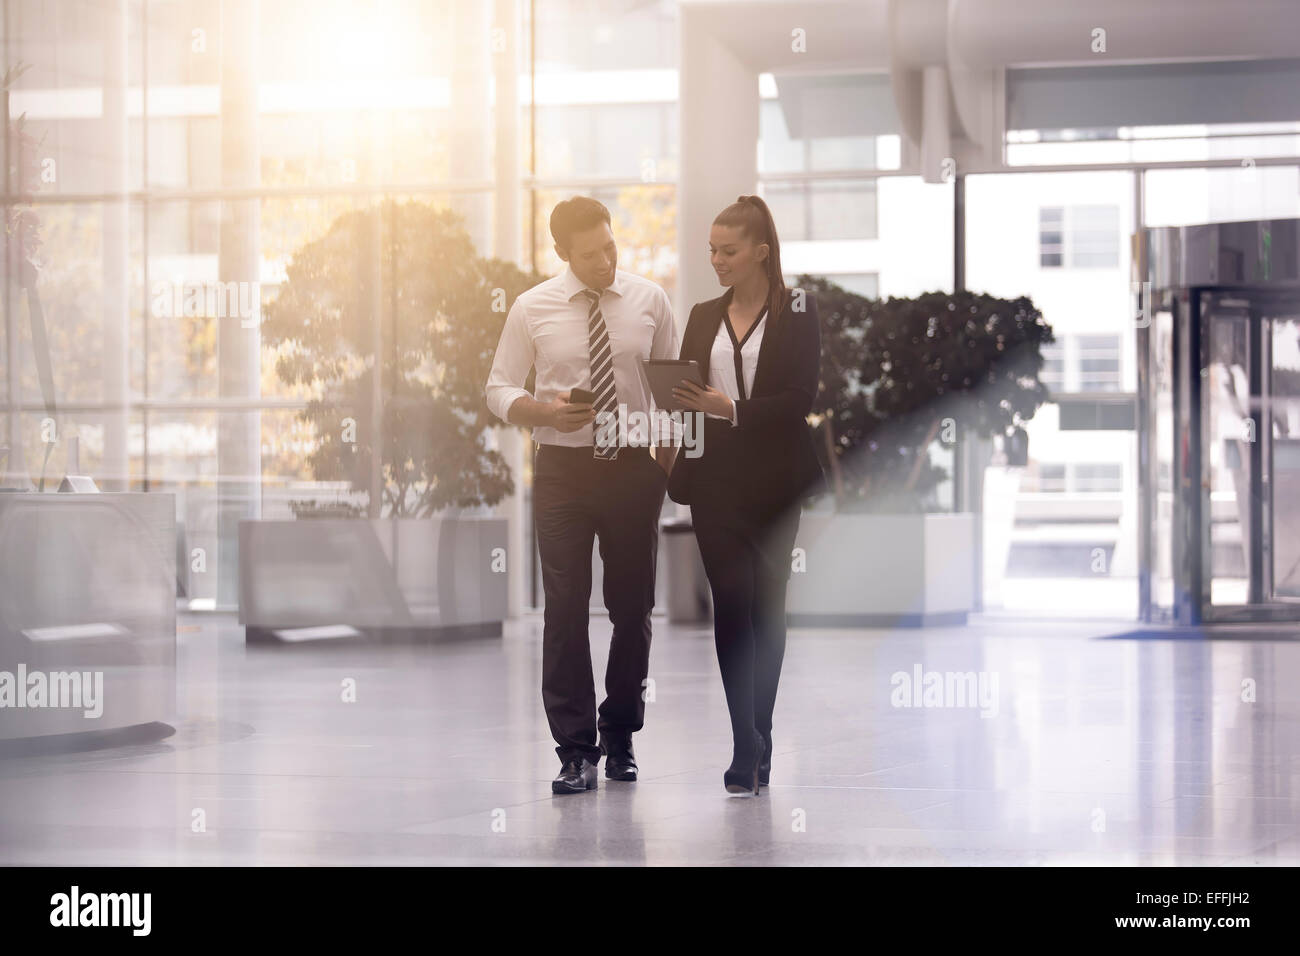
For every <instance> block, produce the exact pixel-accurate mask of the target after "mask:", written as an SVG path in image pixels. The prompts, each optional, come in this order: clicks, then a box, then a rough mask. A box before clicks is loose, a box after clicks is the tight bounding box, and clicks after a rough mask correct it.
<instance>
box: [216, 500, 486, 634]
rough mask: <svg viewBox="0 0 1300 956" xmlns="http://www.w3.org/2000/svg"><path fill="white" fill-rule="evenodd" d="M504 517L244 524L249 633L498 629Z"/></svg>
mask: <svg viewBox="0 0 1300 956" xmlns="http://www.w3.org/2000/svg"><path fill="white" fill-rule="evenodd" d="M506 534H507V520H506V519H505V518H411V519H405V518H404V519H380V520H377V521H370V520H366V519H350V518H309V519H303V520H296V521H241V522H240V523H239V555H240V561H239V623H240V624H242V625H244V628H245V636H246V638H247V640H249V641H252V642H257V641H292V640H304V639H312V638H317V637H319V638H322V639H324V638H338V637H345V638H346V637H376V636H378V637H385V636H394V637H403V636H406V637H415V638H446V637H475V636H500V634H501V622H502V621H503V620H504V619H505V616H506V607H507V604H506V602H507V596H508V590H507V580H508V573H509V571H508V568H507V566H506V564H505V562H506V554H507V538H506Z"/></svg>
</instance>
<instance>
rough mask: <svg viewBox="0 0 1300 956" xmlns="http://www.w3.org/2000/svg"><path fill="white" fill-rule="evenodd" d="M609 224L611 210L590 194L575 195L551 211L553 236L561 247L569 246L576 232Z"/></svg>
mask: <svg viewBox="0 0 1300 956" xmlns="http://www.w3.org/2000/svg"><path fill="white" fill-rule="evenodd" d="M602 222H603V223H605V224H606V225H609V223H610V219H609V210H608V209H606V208H605V204H604V203H602V202H599V201H597V200H595V199H592V198H591V197H590V196H574V197H573V198H572V199H565V200H563V201H562V202H560V203H559V204H557V205H556V207H555V209H554V210H552V212H551V238H553V239H554V240H555V244H556V245H557V246H559V247H560V248H561V249H567V248H569V243H570V241H571V240H572V239H573V234H574V233H575V232H584V231H586V230H587V229H594V228H596V227H597V226H599V225H600V224H601V223H602Z"/></svg>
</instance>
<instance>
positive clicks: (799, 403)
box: [668, 289, 825, 511]
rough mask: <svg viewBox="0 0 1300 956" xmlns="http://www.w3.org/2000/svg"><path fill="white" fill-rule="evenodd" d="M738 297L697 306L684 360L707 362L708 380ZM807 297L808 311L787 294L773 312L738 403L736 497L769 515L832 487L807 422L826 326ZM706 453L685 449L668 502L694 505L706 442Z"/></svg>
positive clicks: (688, 325) (685, 342)
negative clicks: (715, 348)
mask: <svg viewBox="0 0 1300 956" xmlns="http://www.w3.org/2000/svg"><path fill="white" fill-rule="evenodd" d="M732 292H733V290H732V289H728V290H727V291H726V292H725V293H724V294H723V295H721V296H719V297H718V298H716V299H710V300H709V301H707V302H701V303H699V304H698V305H696V306H695V307H694V308H693V309H691V317H690V319H689V320H688V321H687V323H686V334H685V335H684V336H683V338H682V351H681V357H682V358H683V359H695V361H697V362H699V363H700V370H701V373H702V374H703V376H704V381H705V382H708V380H709V357H710V354H711V353H712V351H713V340H714V338H715V337H716V336H717V334H718V328H719V327H720V326H721V324H722V316H723V314H724V313H725V312H726V309H727V306H728V305H729V304H730V303H731V296H732ZM800 298H801V299H802V302H803V310H802V311H798V312H796V311H795V309H794V304H795V297H794V296H793V295H792V294H791V293H790V292H789V291H787V293H786V301H785V307H784V308H783V309H782V310H781V314H780V315H778V316H777V317H776V320H775V321H773V318H772V316H771V315H770V314H769V315H768V317H767V319H766V320H765V321H766V322H767V325H766V326H765V327H764V329H763V342H762V345H761V346H760V347H759V352H758V367H757V368H756V369H755V372H754V384H753V388H752V389H751V393H750V396H749V397H748V398H744V399H739V400H737V402H736V426H735V427H736V429H737V436H736V437H737V439H738V442H737V443H736V445H735V449H736V451H735V452H734V453H733V455H732V456H731V457H732V458H734V461H731V462H729V463H728V464H729V465H730V468H731V469H734V474H735V475H736V480H737V482H738V489H737V490H738V495H737V497H739V498H743V499H745V500H747V501H748V502H749V503H750V504H751V505H754V506H756V507H758V508H759V509H761V510H764V511H766V510H768V509H769V508H784V507H786V506H788V505H790V504H792V503H794V502H795V501H797V500H799V499H800V498H803V497H805V496H807V495H810V494H816V493H818V492H820V491H823V490H824V489H825V477H824V475H823V474H822V469H821V464H820V463H819V462H818V460H817V452H816V451H815V450H814V447H813V437H812V429H811V428H809V426H808V422H807V417H808V413H809V412H810V411H812V406H813V400H814V398H815V397H816V395H817V384H818V380H819V376H820V370H821V328H820V323H819V322H818V319H817V300H816V299H814V298H813V297H812V296H811V295H808V294H807V293H805V294H803V295H802V296H801V297H800ZM702 452H703V454H702V455H701V456H700V457H698V458H688V457H686V454H685V449H684V448H683V449H678V452H677V459H676V462H675V463H674V465H673V470H672V474H671V475H669V476H668V497H669V498H671V499H672V500H673V501H676V502H677V503H678V504H690V503H691V479H692V476H693V474H694V473H695V472H696V469H697V468H698V467H699V463H700V462H702V461H704V460H705V459H706V458H707V457H708V455H709V453H710V452H709V443H708V441H707V440H706V441H704V443H703V448H702ZM714 454H717V452H716V451H715V452H714ZM710 464H711V465H713V464H716V463H710ZM729 470H730V469H729ZM742 489H743V493H741V490H742Z"/></svg>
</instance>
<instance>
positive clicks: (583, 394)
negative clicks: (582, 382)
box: [569, 388, 596, 405]
mask: <svg viewBox="0 0 1300 956" xmlns="http://www.w3.org/2000/svg"><path fill="white" fill-rule="evenodd" d="M569 404H570V405H594V404H596V393H595V392H589V391H587V390H586V389H585V388H571V389H569Z"/></svg>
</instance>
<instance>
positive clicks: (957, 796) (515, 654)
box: [0, 615, 1300, 865]
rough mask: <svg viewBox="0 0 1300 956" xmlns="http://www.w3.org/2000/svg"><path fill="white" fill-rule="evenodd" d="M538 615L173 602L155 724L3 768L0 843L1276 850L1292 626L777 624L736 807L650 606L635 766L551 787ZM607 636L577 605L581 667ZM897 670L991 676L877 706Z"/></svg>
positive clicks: (925, 860)
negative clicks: (1186, 631) (1252, 638)
mask: <svg viewBox="0 0 1300 956" xmlns="http://www.w3.org/2000/svg"><path fill="white" fill-rule="evenodd" d="M540 623H541V622H540V619H539V618H537V617H529V618H526V619H524V620H521V621H515V622H511V623H510V624H509V625H507V633H506V636H505V637H504V638H501V639H494V640H484V641H476V642H471V643H461V644H454V645H442V646H437V647H432V648H411V647H407V648H401V647H371V648H344V647H339V646H334V647H308V646H301V645H299V646H292V647H286V648H275V649H270V650H262V649H248V648H245V646H244V644H243V641H242V631H240V629H239V628H238V627H237V626H236V625H235V624H234V623H233V621H232V620H231V619H230V618H228V617H223V616H215V615H205V616H198V617H193V618H186V619H184V620H183V621H182V628H181V635H180V638H179V646H180V651H179V657H178V680H179V691H178V700H179V706H180V713H179V715H178V719H177V721H176V724H175V726H176V728H177V732H176V733H175V734H174V735H173V736H171V737H168V738H166V739H163V740H161V741H157V742H154V743H140V744H134V745H131V746H128V747H123V748H118V749H112V750H99V751H94V752H88V753H80V754H73V755H61V756H40V757H9V758H6V759H3V760H0V863H7V864H72V865H78V864H96V865H97V864H128V865H133V864H347V865H356V864H361V865H366V864H389V863H395V864H427V863H491V864H521V863H540V864H566V863H588V862H594V863H615V864H619V863H634V864H635V863H650V864H675V863H690V864H762V863H782V864H846V863H867V864H1056V863H1116V864H1209V865H1219V864H1254V863H1262V864H1278V863H1287V864H1295V863H1297V862H1300V820H1298V817H1300V733H1297V731H1300V642H1298V643H1295V644H1292V643H1287V642H1278V641H1273V642H1268V643H1241V642H1227V641H1220V642H1212V643H1205V642H1199V643H1197V642H1181V641H1138V642H1134V641H1103V640H1096V639H1095V638H1096V637H1097V636H1098V635H1102V634H1106V633H1113V632H1119V631H1123V630H1127V629H1129V628H1130V627H1131V626H1132V625H1131V624H1130V623H1128V622H1125V621H1115V622H1113V623H1111V624H1107V623H1099V622H1097V621H1089V622H1086V623H1084V622H1079V623H1070V622H1065V621H1055V622H1039V623H1034V622H1032V621H1026V620H1023V619H1016V620H1011V619H1007V620H1001V621H998V620H992V619H986V620H983V621H977V622H975V623H972V624H971V625H970V626H969V627H966V628H960V629H929V630H924V631H893V632H890V631H847V630H837V631H832V630H796V631H793V632H792V633H791V638H790V645H789V650H788V653H787V659H786V660H787V663H786V670H785V674H784V677H783V684H782V691H781V697H780V700H779V701H778V708H777V718H778V722H777V727H776V733H775V740H776V757H775V761H774V767H773V786H772V787H771V788H770V789H769V790H764V791H763V795H762V796H761V797H759V798H755V799H749V798H734V797H728V796H727V795H726V793H725V792H724V791H723V789H722V784H721V776H722V769H723V767H724V765H725V764H726V762H727V760H728V759H729V756H730V740H729V733H728V724H727V722H726V716H725V708H724V704H723V698H722V687H721V683H720V681H719V679H718V676H717V663H716V660H715V658H714V655H713V645H712V635H711V632H710V631H708V630H704V629H691V628H682V627H669V626H668V625H667V624H666V622H664V621H663V619H662V618H656V629H655V631H656V632H655V644H654V649H653V652H652V656H651V676H652V677H653V679H654V699H653V700H652V701H651V702H650V703H649V705H648V716H647V724H646V729H645V731H644V732H643V733H641V734H639V735H638V737H637V740H636V748H637V756H638V760H639V762H640V764H641V771H642V773H641V780H640V782H638V783H636V784H622V783H608V782H606V781H605V780H604V778H603V777H602V778H601V786H600V789H599V790H598V791H596V792H593V793H587V794H582V795H576V796H567V797H553V796H552V795H551V794H550V787H549V783H550V779H551V777H552V776H553V775H554V773H555V771H556V770H557V769H558V763H557V761H556V759H555V756H554V751H553V749H552V746H553V745H552V742H551V740H550V737H549V734H548V732H547V727H546V721H545V717H544V715H543V713H542V708H541V700H540V692H539V690H538V686H537V684H538V673H539V655H540ZM607 639H608V624H607V623H606V622H604V621H602V620H600V619H598V618H596V617H595V616H593V656H594V657H595V658H596V663H597V668H598V669H601V668H603V664H604V653H605V648H604V646H603V645H604V644H605V643H607ZM917 668H920V669H921V673H922V676H923V679H924V677H925V676H926V675H929V674H930V673H932V672H941V673H944V674H946V673H947V672H953V673H971V674H973V675H974V676H975V678H976V679H979V678H983V679H984V680H985V682H986V683H985V685H984V686H985V689H986V691H987V692H988V694H989V696H988V697H986V698H985V699H984V701H983V702H982V703H981V702H979V701H975V704H976V706H944V707H937V706H921V707H915V706H913V707H902V706H895V704H897V703H899V702H900V700H899V698H900V696H901V697H903V698H904V699H906V700H909V701H912V700H914V699H915V698H913V697H912V696H911V694H910V693H905V692H904V689H903V688H901V686H899V685H900V684H901V682H902V681H903V677H902V676H899V675H906V676H907V677H908V678H911V677H913V676H914V675H915V673H916V670H917ZM349 678H351V679H353V680H355V682H356V696H357V699H356V702H355V703H344V702H343V701H342V699H341V697H342V692H341V689H342V686H343V682H344V681H345V680H347V679H349ZM1245 681H1253V682H1254V683H1253V688H1254V700H1253V701H1252V702H1246V701H1243V699H1242V698H1243V682H1245ZM1246 686H1247V687H1249V686H1250V685H1246ZM995 691H996V692H995ZM1245 696H1249V695H1248V694H1247V695H1245ZM921 699H922V702H924V698H923V697H922V698H921ZM936 702H938V703H946V704H950V705H951V704H958V703H961V701H959V700H956V699H954V698H951V697H948V698H945V699H943V700H937V699H936ZM200 811H201V814H202V819H203V823H204V826H203V827H196V826H195V824H194V821H195V820H196V819H197V818H198V817H199V812H200Z"/></svg>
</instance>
